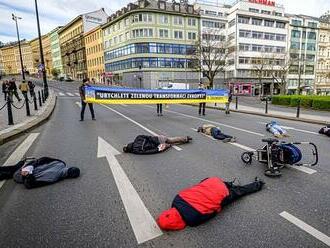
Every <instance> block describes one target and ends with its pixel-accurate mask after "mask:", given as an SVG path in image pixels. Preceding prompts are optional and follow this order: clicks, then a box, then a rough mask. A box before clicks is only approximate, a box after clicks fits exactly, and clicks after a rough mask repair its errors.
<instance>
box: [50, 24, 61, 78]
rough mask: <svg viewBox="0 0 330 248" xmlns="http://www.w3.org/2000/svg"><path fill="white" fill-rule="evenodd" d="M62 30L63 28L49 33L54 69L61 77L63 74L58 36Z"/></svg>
mask: <svg viewBox="0 0 330 248" xmlns="http://www.w3.org/2000/svg"><path fill="white" fill-rule="evenodd" d="M60 28H61V27H57V28H55V29H54V30H52V31H51V32H50V33H49V38H50V47H51V57H52V64H53V68H54V69H55V70H56V71H57V73H58V74H59V75H60V74H63V64H62V57H61V48H60V39H59V35H58V31H59V29H60Z"/></svg>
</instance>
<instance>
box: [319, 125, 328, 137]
mask: <svg viewBox="0 0 330 248" xmlns="http://www.w3.org/2000/svg"><path fill="white" fill-rule="evenodd" d="M319 133H320V134H325V135H326V136H328V137H330V125H327V126H325V127H322V128H321V129H320V131H319Z"/></svg>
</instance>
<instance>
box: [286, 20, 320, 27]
mask: <svg viewBox="0 0 330 248" xmlns="http://www.w3.org/2000/svg"><path fill="white" fill-rule="evenodd" d="M291 24H292V25H295V26H302V25H303V22H302V20H297V19H293V20H292V21H291ZM307 26H308V27H310V28H317V23H316V22H308V23H307Z"/></svg>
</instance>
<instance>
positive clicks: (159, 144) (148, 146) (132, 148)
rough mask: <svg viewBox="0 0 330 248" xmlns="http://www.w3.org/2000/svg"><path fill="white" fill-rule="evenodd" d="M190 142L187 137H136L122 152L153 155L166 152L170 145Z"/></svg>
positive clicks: (189, 138)
mask: <svg viewBox="0 0 330 248" xmlns="http://www.w3.org/2000/svg"><path fill="white" fill-rule="evenodd" d="M191 140H192V138H191V137H189V136H182V137H166V136H164V135H158V136H148V135H138V136H137V137H136V138H135V140H134V141H133V142H131V143H129V144H127V145H125V146H124V147H123V151H124V152H126V153H134V154H155V153H160V152H164V151H166V150H167V149H168V148H170V147H171V146H172V145H181V144H186V143H189V142H190V141H191Z"/></svg>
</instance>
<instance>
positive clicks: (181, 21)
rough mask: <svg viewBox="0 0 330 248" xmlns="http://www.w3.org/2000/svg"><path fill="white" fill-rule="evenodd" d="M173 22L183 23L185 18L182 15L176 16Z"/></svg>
mask: <svg viewBox="0 0 330 248" xmlns="http://www.w3.org/2000/svg"><path fill="white" fill-rule="evenodd" d="M173 23H174V25H182V24H183V18H182V17H181V16H174V18H173Z"/></svg>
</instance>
